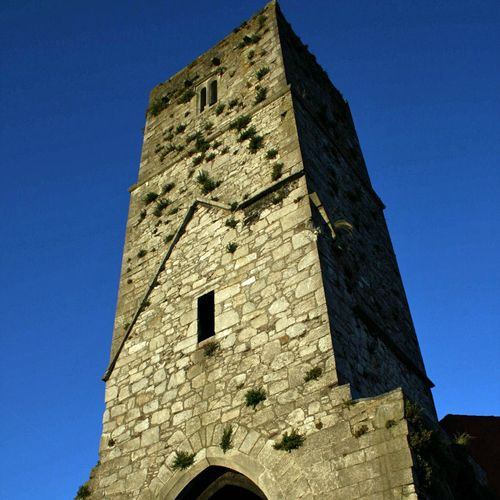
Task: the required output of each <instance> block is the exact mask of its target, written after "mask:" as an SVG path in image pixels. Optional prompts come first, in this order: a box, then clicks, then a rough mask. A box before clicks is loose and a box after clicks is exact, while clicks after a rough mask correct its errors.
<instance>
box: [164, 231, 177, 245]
mask: <svg viewBox="0 0 500 500" xmlns="http://www.w3.org/2000/svg"><path fill="white" fill-rule="evenodd" d="M174 236H175V233H170V234H167V236H165V238H163V243H170V242H171V241H172V240H173V239H174Z"/></svg>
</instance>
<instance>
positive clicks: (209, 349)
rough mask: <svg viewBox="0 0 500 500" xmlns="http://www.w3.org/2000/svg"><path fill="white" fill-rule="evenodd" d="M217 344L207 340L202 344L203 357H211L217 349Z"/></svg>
mask: <svg viewBox="0 0 500 500" xmlns="http://www.w3.org/2000/svg"><path fill="white" fill-rule="evenodd" d="M219 347H220V346H219V344H218V343H217V342H208V343H206V344H205V345H204V346H203V353H204V354H205V357H207V358H211V357H212V356H214V355H215V353H216V352H217V351H218V350H219Z"/></svg>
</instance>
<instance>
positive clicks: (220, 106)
mask: <svg viewBox="0 0 500 500" xmlns="http://www.w3.org/2000/svg"><path fill="white" fill-rule="evenodd" d="M225 109H226V105H225V104H222V103H220V104H217V107H216V108H215V114H216V115H217V116H219V115H221V114H222V113H224V110H225Z"/></svg>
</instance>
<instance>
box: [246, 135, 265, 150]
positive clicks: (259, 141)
mask: <svg viewBox="0 0 500 500" xmlns="http://www.w3.org/2000/svg"><path fill="white" fill-rule="evenodd" d="M263 146H264V138H263V137H262V136H261V135H254V136H252V138H251V139H250V144H249V145H248V149H249V150H250V152H251V153H252V154H255V153H256V152H257V151H258V150H259V149H261V148H262V147H263Z"/></svg>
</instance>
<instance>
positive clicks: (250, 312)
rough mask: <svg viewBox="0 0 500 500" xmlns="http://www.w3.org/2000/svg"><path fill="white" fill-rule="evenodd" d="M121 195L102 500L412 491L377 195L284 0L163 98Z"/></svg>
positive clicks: (396, 289)
mask: <svg viewBox="0 0 500 500" xmlns="http://www.w3.org/2000/svg"><path fill="white" fill-rule="evenodd" d="M130 195H131V199H130V210H129V216H128V223H127V230H126V241H125V249H124V254H123V262H122V272H121V278H120V289H119V296H118V305H117V312H116V320H115V326H114V334H113V341H112V348H111V359H110V364H109V366H108V368H107V370H106V372H105V375H104V380H105V381H106V410H105V414H104V419H103V434H102V439H101V446H100V465H99V466H98V469H97V471H96V473H95V475H94V477H93V479H92V491H93V497H95V498H120V499H122V498H127V499H128V498H130V499H148V500H152V499H174V498H180V499H194V498H203V499H205V498H231V495H233V494H234V495H239V497H240V498H268V499H273V500H274V499H294V498H307V499H310V498H339V499H350V498H402V497H405V498H417V493H416V492H417V491H418V481H417V479H416V472H415V469H416V467H415V466H414V465H415V464H414V459H413V458H412V457H413V455H412V451H411V449H410V446H409V443H408V433H409V430H408V429H409V427H408V424H407V419H406V416H405V410H404V398H405V397H407V398H409V399H410V400H411V401H413V402H415V403H416V404H418V405H419V407H421V408H422V409H423V414H425V416H426V417H425V418H427V419H429V420H430V421H435V419H436V415H435V409H434V403H433V400H432V396H431V392H430V388H431V387H432V382H431V381H430V380H429V379H428V377H427V375H426V373H425V368H424V365H423V361H422V357H421V354H420V350H419V346H418V342H417V338H416V335H415V331H414V327H413V324H412V320H411V316H410V312H409V309H408V304H407V301H406V297H405V292H404V289H403V285H402V282H401V277H400V274H399V270H398V266H397V263H396V259H395V256H394V252H393V249H392V246H391V241H390V237H389V233H388V231H387V227H386V223H385V219H384V215H383V210H384V205H383V203H382V202H381V200H380V198H379V197H378V196H377V194H376V193H375V191H374V190H373V188H372V186H371V183H370V179H369V176H368V173H367V169H366V165H365V163H364V160H363V156H362V153H361V149H360V146H359V142H358V138H357V136H356V131H355V129H354V125H353V121H352V118H351V114H350V111H349V106H348V104H347V102H346V101H345V100H344V98H343V97H342V95H341V94H340V92H339V91H338V90H337V89H336V88H335V87H334V86H333V85H332V84H331V82H330V81H329V79H328V76H327V75H326V73H325V72H324V71H323V70H322V68H321V67H320V66H319V65H318V64H317V62H316V60H315V58H314V56H313V55H311V54H310V53H309V52H308V50H307V48H306V47H305V46H304V45H303V44H302V43H301V41H300V39H299V38H298V37H297V36H296V35H295V34H294V33H293V31H292V30H291V28H290V26H289V25H288V23H287V22H286V21H285V19H284V18H283V17H282V14H281V13H280V10H279V7H278V6H277V4H276V3H275V2H271V3H270V4H268V5H267V6H266V7H265V8H264V9H263V10H262V11H261V12H260V13H258V14H257V15H256V16H255V17H253V18H252V19H251V20H249V21H248V22H246V23H243V24H242V25H241V26H240V27H239V28H238V29H235V30H234V31H233V33H232V34H230V35H229V36H228V37H226V38H225V39H224V40H222V41H221V42H220V43H218V44H217V45H216V46H215V47H213V48H212V49H210V50H209V51H208V52H206V53H205V54H203V55H202V56H200V57H199V58H198V59H196V60H195V61H194V62H192V63H191V64H190V65H189V66H187V67H186V68H185V69H183V70H182V71H180V72H179V73H177V74H176V75H174V76H173V77H172V78H170V79H169V80H168V81H166V82H165V83H163V84H160V85H158V86H157V87H156V88H155V89H154V90H153V91H152V93H151V97H150V104H149V108H148V112H147V121H146V127H145V133H144V145H143V151H142V158H141V164H140V170H139V178H138V181H137V183H136V184H135V185H134V186H132V187H131V188H130ZM403 394H404V395H405V396H403ZM286 451H290V453H287V452H286ZM416 481H417V483H416Z"/></svg>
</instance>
